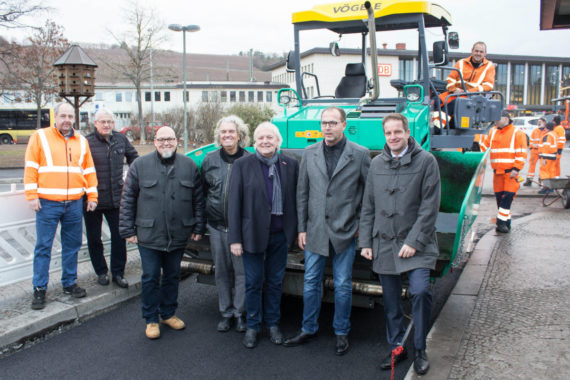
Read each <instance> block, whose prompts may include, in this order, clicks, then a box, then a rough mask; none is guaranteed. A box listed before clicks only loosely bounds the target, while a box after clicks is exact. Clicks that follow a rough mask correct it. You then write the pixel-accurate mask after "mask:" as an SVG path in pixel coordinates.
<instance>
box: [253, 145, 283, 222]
mask: <svg viewBox="0 0 570 380" xmlns="http://www.w3.org/2000/svg"><path fill="white" fill-rule="evenodd" d="M255 157H257V159H258V160H259V161H261V162H262V163H264V164H265V165H267V166H268V167H269V179H272V180H273V202H272V204H271V215H283V198H282V195H281V181H280V180H279V174H278V173H277V167H276V166H275V164H276V163H277V160H278V159H279V155H278V154H277V152H275V154H274V155H273V157H271V158H265V157H263V156H262V155H261V154H259V152H258V151H257V150H256V151H255Z"/></svg>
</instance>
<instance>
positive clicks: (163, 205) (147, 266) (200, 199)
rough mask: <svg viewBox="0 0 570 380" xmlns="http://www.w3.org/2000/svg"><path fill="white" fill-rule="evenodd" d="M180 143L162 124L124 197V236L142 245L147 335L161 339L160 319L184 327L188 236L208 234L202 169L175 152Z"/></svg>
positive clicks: (133, 170)
mask: <svg viewBox="0 0 570 380" xmlns="http://www.w3.org/2000/svg"><path fill="white" fill-rule="evenodd" d="M177 142H178V140H177V139H176V135H175V134H174V131H173V130H172V128H169V127H162V128H160V129H159V130H158V131H157V133H156V137H155V139H154V145H155V147H156V151H155V152H152V153H149V154H146V155H144V156H142V157H140V158H138V159H137V160H136V161H135V162H134V163H133V164H132V165H131V168H130V169H129V173H128V175H127V179H126V180H125V186H124V187H123V195H122V198H121V209H120V219H119V230H120V233H121V236H122V237H123V238H125V239H127V241H128V242H130V243H133V244H138V248H139V253H140V256H141V265H142V270H143V273H142V295H141V301H142V316H143V318H144V319H145V320H146V323H147V327H146V336H147V338H149V339H157V338H159V337H160V329H159V325H158V322H159V318H160V319H162V323H163V324H165V325H167V326H169V327H170V328H172V329H174V330H181V329H183V328H184V327H186V325H185V324H184V322H183V321H182V320H180V319H179V318H178V317H177V316H176V315H175V313H176V308H177V307H178V283H179V276H180V262H181V260H182V255H183V254H184V248H185V247H186V244H187V242H188V239H189V238H192V240H195V241H198V240H200V239H201V238H202V235H203V234H204V232H205V223H204V222H205V221H204V196H203V194H202V181H201V179H200V173H199V172H198V167H197V166H196V164H195V163H194V161H192V159H190V158H188V157H186V156H184V155H182V154H178V153H176V146H177ZM161 269H162V275H161Z"/></svg>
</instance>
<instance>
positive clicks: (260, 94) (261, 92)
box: [257, 91, 263, 103]
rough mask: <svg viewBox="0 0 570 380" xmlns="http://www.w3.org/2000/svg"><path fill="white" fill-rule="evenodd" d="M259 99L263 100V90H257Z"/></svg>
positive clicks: (259, 100)
mask: <svg viewBox="0 0 570 380" xmlns="http://www.w3.org/2000/svg"><path fill="white" fill-rule="evenodd" d="M257 101H258V102H260V103H261V102H263V91H257Z"/></svg>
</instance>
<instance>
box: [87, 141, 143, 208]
mask: <svg viewBox="0 0 570 380" xmlns="http://www.w3.org/2000/svg"><path fill="white" fill-rule="evenodd" d="M86 138H87V141H88V142H89V148H90V149H91V156H93V162H94V164H95V170H96V171H97V192H98V193H99V196H98V201H97V209H98V210H108V209H113V208H119V204H120V202H121V190H122V189H123V165H124V164H125V158H126V159H127V163H128V164H129V165H130V164H131V163H132V162H133V161H134V160H135V159H136V158H137V157H138V156H139V154H138V153H137V151H136V150H135V148H134V147H133V146H132V145H131V143H130V142H129V140H127V138H126V137H125V135H123V134H122V133H116V132H113V133H112V134H111V136H110V137H109V141H107V140H105V138H104V137H103V136H101V134H99V132H97V130H95V132H93V133H90V134H89V135H87V136H86Z"/></svg>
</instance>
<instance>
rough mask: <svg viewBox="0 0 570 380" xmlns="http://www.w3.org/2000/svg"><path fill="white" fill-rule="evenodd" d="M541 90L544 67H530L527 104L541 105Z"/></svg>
mask: <svg viewBox="0 0 570 380" xmlns="http://www.w3.org/2000/svg"><path fill="white" fill-rule="evenodd" d="M541 89H542V65H529V66H528V85H527V92H526V104H540V91H541Z"/></svg>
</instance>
